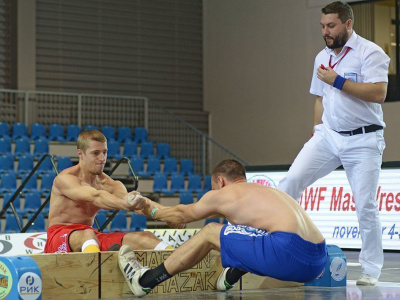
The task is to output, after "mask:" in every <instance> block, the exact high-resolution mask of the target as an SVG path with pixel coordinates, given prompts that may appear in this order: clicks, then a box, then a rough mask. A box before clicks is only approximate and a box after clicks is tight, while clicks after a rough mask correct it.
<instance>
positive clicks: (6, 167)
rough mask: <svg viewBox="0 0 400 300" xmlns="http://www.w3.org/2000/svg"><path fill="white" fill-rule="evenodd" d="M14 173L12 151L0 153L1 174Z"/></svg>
mask: <svg viewBox="0 0 400 300" xmlns="http://www.w3.org/2000/svg"><path fill="white" fill-rule="evenodd" d="M10 172H11V173H14V156H13V155H12V154H11V153H7V154H6V153H4V154H0V174H2V173H10Z"/></svg>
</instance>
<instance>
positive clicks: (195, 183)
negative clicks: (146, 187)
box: [153, 173, 211, 199]
mask: <svg viewBox="0 0 400 300" xmlns="http://www.w3.org/2000/svg"><path fill="white" fill-rule="evenodd" d="M209 190H211V176H205V178H204V185H203V180H202V178H201V176H200V174H191V175H189V176H188V182H187V186H186V184H185V178H184V176H183V175H182V174H180V173H173V174H172V175H171V181H170V183H168V180H167V176H166V175H165V174H164V173H156V174H155V175H154V184H153V191H154V192H156V193H161V194H166V195H173V194H180V193H183V192H190V193H196V194H197V195H198V196H199V195H203V194H204V193H206V192H208V191H209ZM200 198H201V197H198V199H200Z"/></svg>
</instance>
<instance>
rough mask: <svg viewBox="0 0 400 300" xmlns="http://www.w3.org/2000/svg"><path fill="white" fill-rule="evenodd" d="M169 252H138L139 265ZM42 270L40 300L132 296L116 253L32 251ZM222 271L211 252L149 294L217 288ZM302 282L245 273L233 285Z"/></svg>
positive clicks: (155, 261) (248, 286)
mask: <svg viewBox="0 0 400 300" xmlns="http://www.w3.org/2000/svg"><path fill="white" fill-rule="evenodd" d="M171 252H172V251H169V250H163V251H137V252H136V257H137V259H138V261H139V262H140V263H141V264H142V265H147V266H149V267H150V268H154V267H156V266H157V265H159V264H160V263H161V262H163V261H164V260H165V259H167V258H168V256H169V255H170V254H171ZM30 257H32V258H33V259H34V260H35V261H36V263H37V264H38V266H39V268H40V271H41V273H42V282H43V299H68V300H71V299H99V298H125V297H132V296H133V294H132V292H131V291H130V289H129V287H128V285H127V284H126V282H125V279H124V277H123V275H122V273H121V271H120V269H119V267H118V252H113V251H111V252H101V253H68V254H34V255H30ZM221 272H222V266H221V258H220V255H219V252H217V251H211V252H210V253H209V254H208V255H207V256H206V257H205V258H204V259H203V260H202V261H201V262H200V263H198V264H197V265H196V266H195V267H193V268H192V269H189V270H187V271H184V272H182V273H180V274H178V275H176V276H174V277H172V278H171V279H169V280H167V281H165V282H163V283H162V284H160V285H159V286H157V287H156V288H155V289H154V290H153V291H152V294H168V293H182V292H201V291H212V290H216V282H217V279H218V276H219V274H220V273H221ZM301 285H303V284H300V283H296V282H288V281H279V280H276V279H273V278H269V277H260V276H256V275H253V274H246V275H245V276H244V277H243V278H242V281H241V282H240V283H238V284H237V286H235V287H234V290H239V289H244V290H245V289H266V288H273V287H293V286H301Z"/></svg>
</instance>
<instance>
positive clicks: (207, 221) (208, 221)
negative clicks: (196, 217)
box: [204, 218, 220, 225]
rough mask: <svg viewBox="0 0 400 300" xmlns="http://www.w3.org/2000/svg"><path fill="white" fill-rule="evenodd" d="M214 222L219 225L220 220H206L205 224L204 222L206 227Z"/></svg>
mask: <svg viewBox="0 0 400 300" xmlns="http://www.w3.org/2000/svg"><path fill="white" fill-rule="evenodd" d="M212 222H214V223H219V222H220V219H219V218H211V219H206V220H205V222H204V225H207V224H208V223H212Z"/></svg>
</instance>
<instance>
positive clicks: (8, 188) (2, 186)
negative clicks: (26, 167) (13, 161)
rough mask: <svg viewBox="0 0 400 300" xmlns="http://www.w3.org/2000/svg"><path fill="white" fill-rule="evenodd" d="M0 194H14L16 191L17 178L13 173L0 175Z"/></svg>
mask: <svg viewBox="0 0 400 300" xmlns="http://www.w3.org/2000/svg"><path fill="white" fill-rule="evenodd" d="M0 179H1V180H0V193H2V194H3V193H14V192H15V191H16V190H17V177H16V176H15V174H14V173H4V174H1V175H0Z"/></svg>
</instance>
